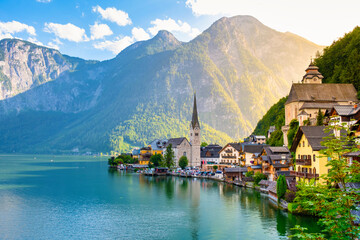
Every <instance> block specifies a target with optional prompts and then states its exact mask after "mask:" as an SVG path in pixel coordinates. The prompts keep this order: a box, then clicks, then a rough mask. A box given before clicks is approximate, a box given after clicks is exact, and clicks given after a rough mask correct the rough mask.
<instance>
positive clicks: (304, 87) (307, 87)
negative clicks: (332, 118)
mask: <svg viewBox="0 0 360 240" xmlns="http://www.w3.org/2000/svg"><path fill="white" fill-rule="evenodd" d="M298 101H302V102H304V101H331V102H334V101H336V102H339V101H344V102H347V101H353V102H356V101H357V92H356V89H355V87H354V85H352V84H343V83H328V84H326V83H325V84H324V83H323V84H311V83H293V85H292V86H291V90H290V93H289V97H288V99H287V101H286V103H285V105H286V104H289V103H291V102H298Z"/></svg>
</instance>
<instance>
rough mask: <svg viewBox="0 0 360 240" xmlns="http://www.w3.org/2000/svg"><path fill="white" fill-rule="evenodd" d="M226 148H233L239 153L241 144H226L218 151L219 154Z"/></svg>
mask: <svg viewBox="0 0 360 240" xmlns="http://www.w3.org/2000/svg"><path fill="white" fill-rule="evenodd" d="M227 146H231V147H233V148H234V149H235V150H236V151H238V152H240V151H241V143H228V144H226V145H225V146H224V147H223V148H222V149H221V150H220V151H219V153H220V152H222V151H223V150H224V149H225V148H226V147H227Z"/></svg>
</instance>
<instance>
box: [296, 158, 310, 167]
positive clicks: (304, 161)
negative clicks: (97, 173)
mask: <svg viewBox="0 0 360 240" xmlns="http://www.w3.org/2000/svg"><path fill="white" fill-rule="evenodd" d="M295 161H296V164H297V165H303V166H311V159H296V160H295Z"/></svg>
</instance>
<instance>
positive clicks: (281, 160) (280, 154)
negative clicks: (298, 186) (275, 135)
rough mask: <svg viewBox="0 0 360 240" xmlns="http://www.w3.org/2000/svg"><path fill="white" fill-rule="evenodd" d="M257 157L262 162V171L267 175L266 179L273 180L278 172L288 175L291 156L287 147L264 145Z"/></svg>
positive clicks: (290, 166)
mask: <svg viewBox="0 0 360 240" xmlns="http://www.w3.org/2000/svg"><path fill="white" fill-rule="evenodd" d="M259 158H260V159H261V163H262V173H263V174H265V175H267V176H268V180H270V181H275V180H276V179H277V177H278V176H279V175H280V174H282V175H285V177H290V170H292V157H291V153H290V151H289V149H288V148H287V147H270V146H266V147H264V148H263V150H262V152H261V154H260V157H259Z"/></svg>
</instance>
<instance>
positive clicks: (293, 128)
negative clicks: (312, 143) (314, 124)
mask: <svg viewBox="0 0 360 240" xmlns="http://www.w3.org/2000/svg"><path fill="white" fill-rule="evenodd" d="M298 129H299V121H298V120H296V119H293V120H291V122H290V128H289V132H288V134H287V137H288V142H289V148H290V147H291V145H292V143H293V141H294V138H295V135H296V132H297V131H298Z"/></svg>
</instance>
